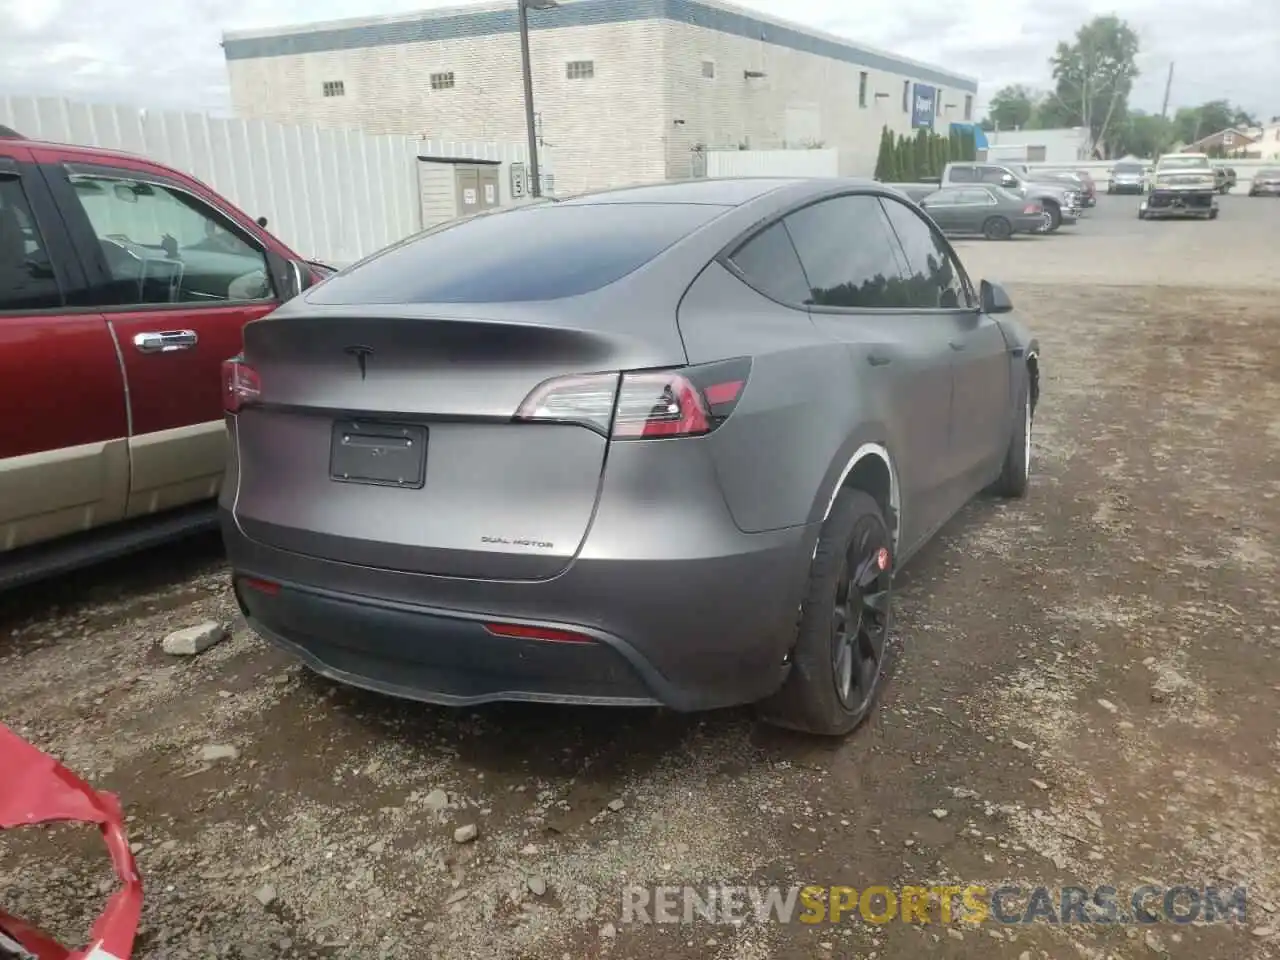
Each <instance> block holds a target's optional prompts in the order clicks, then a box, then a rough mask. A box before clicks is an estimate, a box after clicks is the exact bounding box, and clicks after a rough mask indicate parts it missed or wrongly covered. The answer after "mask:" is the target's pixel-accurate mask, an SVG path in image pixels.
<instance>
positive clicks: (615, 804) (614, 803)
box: [609, 800, 626, 813]
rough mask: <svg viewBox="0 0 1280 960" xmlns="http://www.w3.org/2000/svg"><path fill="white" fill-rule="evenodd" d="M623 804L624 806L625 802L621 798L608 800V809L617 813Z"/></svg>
mask: <svg viewBox="0 0 1280 960" xmlns="http://www.w3.org/2000/svg"><path fill="white" fill-rule="evenodd" d="M625 806H626V804H625V803H623V802H622V801H621V800H610V801H609V809H610V810H612V811H613V812H614V813H617V812H618V811H619V810H621V809H622V808H623V807H625Z"/></svg>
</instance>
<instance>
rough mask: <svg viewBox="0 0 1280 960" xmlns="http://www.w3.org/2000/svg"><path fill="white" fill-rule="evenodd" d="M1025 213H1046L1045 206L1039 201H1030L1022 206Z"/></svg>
mask: <svg viewBox="0 0 1280 960" xmlns="http://www.w3.org/2000/svg"><path fill="white" fill-rule="evenodd" d="M1022 212H1023V213H1044V207H1042V206H1040V204H1038V203H1028V204H1027V205H1026V206H1025V207H1023V208H1022Z"/></svg>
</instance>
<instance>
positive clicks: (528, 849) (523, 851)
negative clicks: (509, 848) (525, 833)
mask: <svg viewBox="0 0 1280 960" xmlns="http://www.w3.org/2000/svg"><path fill="white" fill-rule="evenodd" d="M520 855H521V856H524V857H536V856H537V855H538V845H537V844H536V843H526V844H525V845H524V846H523V847H521V848H520Z"/></svg>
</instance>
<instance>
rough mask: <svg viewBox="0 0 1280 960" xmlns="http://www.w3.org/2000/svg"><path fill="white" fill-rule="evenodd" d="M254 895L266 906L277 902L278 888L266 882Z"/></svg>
mask: <svg viewBox="0 0 1280 960" xmlns="http://www.w3.org/2000/svg"><path fill="white" fill-rule="evenodd" d="M253 897H254V899H255V900H257V901H258V902H259V903H260V904H262V905H263V906H264V907H269V906H271V904H273V903H275V902H276V888H275V887H273V886H272V885H271V884H269V883H264V884H263V885H262V886H260V887H259V888H258V889H257V890H255V891H254V892H253Z"/></svg>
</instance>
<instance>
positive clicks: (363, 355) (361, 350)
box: [342, 344, 373, 380]
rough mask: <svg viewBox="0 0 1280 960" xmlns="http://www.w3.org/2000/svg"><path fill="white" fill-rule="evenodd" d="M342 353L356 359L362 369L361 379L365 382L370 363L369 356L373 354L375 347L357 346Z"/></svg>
mask: <svg viewBox="0 0 1280 960" xmlns="http://www.w3.org/2000/svg"><path fill="white" fill-rule="evenodd" d="M342 352H343V353H347V354H350V355H351V356H353V357H355V358H356V364H357V365H358V366H359V367H360V379H361V380H363V379H364V377H365V367H366V365H367V364H368V362H369V355H370V354H371V353H373V347H362V346H360V345H358V344H357V345H356V346H353V347H347V348H346V349H345V350H343V351H342Z"/></svg>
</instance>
